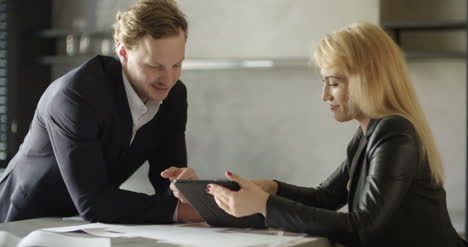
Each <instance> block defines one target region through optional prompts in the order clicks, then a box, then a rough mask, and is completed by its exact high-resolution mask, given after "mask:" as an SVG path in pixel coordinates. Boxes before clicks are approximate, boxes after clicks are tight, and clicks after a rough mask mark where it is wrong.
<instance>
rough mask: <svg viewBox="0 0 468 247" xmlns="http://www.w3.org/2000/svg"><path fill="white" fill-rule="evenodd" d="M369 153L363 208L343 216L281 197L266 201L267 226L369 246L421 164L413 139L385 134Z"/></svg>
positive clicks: (367, 155)
mask: <svg viewBox="0 0 468 247" xmlns="http://www.w3.org/2000/svg"><path fill="white" fill-rule="evenodd" d="M375 143H376V144H375V147H373V148H372V150H371V151H370V152H369V153H367V154H366V158H367V159H368V162H369V172H368V175H367V177H366V178H365V186H364V188H365V189H364V192H363V193H362V196H361V198H356V199H355V200H359V209H358V210H355V211H353V212H351V213H341V212H335V211H331V210H324V209H320V208H317V207H311V206H307V205H304V204H303V203H299V202H294V201H291V200H288V199H286V198H282V197H279V196H270V197H269V199H268V201H267V217H266V223H267V226H269V227H273V228H280V229H284V230H287V231H292V232H302V233H308V234H310V235H313V236H323V237H327V238H329V239H331V240H334V241H337V242H339V243H341V244H345V245H355V244H357V245H363V246H366V245H367V244H368V243H369V242H372V240H373V239H375V238H376V237H377V236H379V235H380V234H385V233H384V232H383V228H384V226H385V224H386V223H387V222H388V221H389V219H390V217H392V214H393V212H394V211H395V210H396V209H397V208H398V207H399V206H400V202H401V200H402V198H403V197H404V196H405V195H406V193H407V191H408V188H409V186H410V184H411V181H412V179H413V177H414V175H415V172H416V165H417V164H418V162H419V150H418V144H417V142H416V140H415V137H414V136H412V135H408V134H405V133H401V132H400V133H397V132H393V133H386V134H384V135H383V136H381V137H379V140H378V141H376V142H375Z"/></svg>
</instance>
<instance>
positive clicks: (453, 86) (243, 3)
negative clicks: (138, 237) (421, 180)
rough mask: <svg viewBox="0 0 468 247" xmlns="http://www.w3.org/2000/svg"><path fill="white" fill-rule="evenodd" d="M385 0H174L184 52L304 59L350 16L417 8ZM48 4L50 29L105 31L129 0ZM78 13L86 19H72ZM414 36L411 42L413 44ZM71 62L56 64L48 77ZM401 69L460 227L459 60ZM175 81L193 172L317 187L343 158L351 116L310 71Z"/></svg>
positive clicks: (194, 74) (460, 14)
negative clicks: (186, 30)
mask: <svg viewBox="0 0 468 247" xmlns="http://www.w3.org/2000/svg"><path fill="white" fill-rule="evenodd" d="M392 1H393V0H392ZM392 1H390V0H388V1H382V2H381V5H382V8H380V6H379V2H378V1H375V0H356V1H347V0H333V1H330V0H329V1H310V0H296V1H286V0H254V1H252V0H238V1H232V0H180V1H179V2H180V5H181V7H182V9H183V10H184V12H185V13H186V14H187V16H188V18H189V21H190V34H189V35H190V36H189V40H188V47H187V58H188V59H190V58H233V57H234V58H259V57H260V58H263V57H273V58H291V57H296V58H306V57H308V56H309V53H310V50H311V47H312V46H313V45H314V44H315V42H316V41H317V40H318V39H319V38H320V37H321V36H322V35H323V34H325V33H327V32H329V31H332V30H333V29H336V28H338V27H341V26H343V25H346V24H348V23H350V22H352V21H356V20H367V21H370V22H373V23H378V22H379V19H380V18H382V19H383V20H400V19H402V18H403V17H404V18H410V17H414V16H417V14H415V13H418V11H417V10H421V9H420V8H419V6H420V5H418V6H416V5H415V4H413V3H412V1H410V2H411V4H410V6H412V7H411V8H412V9H404V8H402V7H401V6H403V5H402V4H403V3H407V2H408V1H403V0H401V1H394V3H393V4H392ZM55 2H56V10H57V11H56V15H55V20H56V21H55V25H56V27H57V28H66V27H71V26H75V27H76V26H78V27H80V28H89V29H92V30H108V28H109V26H110V25H111V24H112V22H113V21H114V16H115V12H116V10H117V9H119V8H120V9H125V8H126V7H127V6H129V5H130V4H132V3H133V2H135V1H123V0H120V1H116V0H100V1H93V0H87V1H79V4H78V1H71V0H67V1H63V0H56V1H55ZM443 2H444V3H446V4H447V5H448V6H449V7H444V8H440V9H441V11H442V12H443V15H445V16H447V15H450V16H452V15H453V16H456V17H457V18H459V19H464V18H465V17H466V16H465V12H464V10H465V9H466V3H465V1H463V0H460V1H455V0H451V1H443ZM71 3H73V4H74V5H73V6H72V7H70V6H71V5H69V4H71ZM428 3H430V4H433V5H434V4H437V3H438V1H429V2H428ZM420 4H421V5H422V6H426V5H428V4H424V3H420ZM207 6H208V7H207ZM444 6H445V5H444ZM383 9H385V10H383ZM460 9H462V10H463V11H461V10H460ZM422 12H423V13H426V12H424V11H422ZM395 13H397V14H395ZM434 13H438V12H435V11H434V12H432V13H431V14H430V15H427V18H432V17H433V16H436V15H435V14H434ZM454 13H455V14H454ZM403 14H404V16H403V17H402V16H398V15H403ZM411 14H412V15H411ZM425 17H426V16H425ZM80 18H81V19H83V20H85V21H78V22H77V21H73V20H76V19H80ZM392 18H394V19H392ZM404 18H403V19H404ZM440 18H442V17H440ZM404 20H411V19H404ZM83 22H84V23H85V24H83ZM77 23H78V24H77ZM454 35H455V38H453V39H450V40H452V41H450V42H454V41H453V40H455V45H450V47H453V46H455V47H459V48H460V47H461V48H460V49H463V48H464V44H466V43H465V42H466V41H465V40H464V39H463V38H464V37H460V35H459V34H454ZM460 39H461V40H460ZM410 40H411V39H410ZM418 42H419V41H413V43H411V42H409V45H413V46H416V47H417V46H418V45H420V43H418ZM444 42H445V41H444ZM444 44H445V43H444ZM451 44H453V43H451ZM435 48H438V47H435ZM457 49H458V48H457ZM69 67H70V66H56V67H55V68H56V70H55V75H56V76H58V75H60V74H63V73H65V71H66V70H67V69H69ZM409 67H410V72H411V75H412V77H413V79H414V82H415V85H416V88H417V92H418V95H419V97H420V100H421V103H422V105H423V107H424V109H425V112H426V114H427V117H428V119H429V121H430V123H431V126H432V128H433V131H434V135H435V137H436V140H437V142H438V144H439V147H440V151H441V153H442V158H443V161H444V164H445V168H446V174H447V175H446V177H447V182H446V189H447V201H448V207H449V210H450V214H451V216H452V219H453V222H454V224H455V225H456V227H457V228H458V229H460V231H461V230H462V226H463V224H464V214H465V212H464V205H465V190H464V186H465V150H466V143H465V137H466V132H465V125H466V120H465V118H466V117H465V112H466V108H465V105H466V96H465V92H466V88H465V87H466V78H465V73H466V66H465V60H464V59H419V60H410V61H409ZM182 79H183V81H184V82H185V83H186V85H187V87H188V90H189V116H188V126H187V145H188V155H189V165H190V166H192V167H195V168H196V169H197V171H198V173H199V175H200V177H201V178H217V177H222V176H223V172H224V171H226V170H229V171H232V172H236V173H239V174H241V175H243V176H246V177H249V178H254V177H265V178H275V179H279V180H284V181H288V182H291V183H295V184H299V185H305V186H315V185H317V184H319V183H320V182H321V181H322V180H323V179H325V178H326V177H327V176H328V175H329V174H330V173H331V172H332V171H333V170H334V169H335V168H336V167H337V166H338V165H339V164H340V162H341V161H342V160H343V159H344V157H345V149H346V145H347V143H348V141H349V139H350V137H351V136H352V134H353V132H354V131H355V129H356V128H357V124H356V123H354V122H349V123H337V122H336V121H335V120H334V119H333V116H332V114H331V113H330V111H329V110H328V108H327V106H326V104H324V103H322V102H321V100H320V90H321V81H320V79H319V75H318V73H317V72H316V71H314V70H312V69H307V68H303V67H297V68H279V69H278V68H272V69H254V70H240V69H237V70H211V71H185V72H183V75H182ZM146 168H147V167H143V169H142V170H140V171H138V172H137V174H136V175H135V176H134V177H133V179H132V180H130V181H129V182H128V183H127V184H125V185H124V188H129V189H136V190H140V191H144V192H147V193H152V189H151V186H150V185H149V184H148V183H147V182H146V181H145V175H144V174H145V172H146V170H145V169H146Z"/></svg>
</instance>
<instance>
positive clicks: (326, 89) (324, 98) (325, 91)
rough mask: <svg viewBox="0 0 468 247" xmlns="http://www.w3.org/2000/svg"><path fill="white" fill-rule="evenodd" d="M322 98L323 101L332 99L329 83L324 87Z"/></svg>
mask: <svg viewBox="0 0 468 247" xmlns="http://www.w3.org/2000/svg"><path fill="white" fill-rule="evenodd" d="M322 100H323V101H329V100H331V95H330V92H328V87H327V85H324V86H323V89H322Z"/></svg>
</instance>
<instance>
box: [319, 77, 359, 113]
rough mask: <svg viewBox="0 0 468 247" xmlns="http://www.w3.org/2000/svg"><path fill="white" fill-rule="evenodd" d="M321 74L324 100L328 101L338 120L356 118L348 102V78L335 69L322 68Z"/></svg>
mask: <svg viewBox="0 0 468 247" xmlns="http://www.w3.org/2000/svg"><path fill="white" fill-rule="evenodd" d="M320 74H321V75H322V79H323V89H322V100H323V101H325V102H328V104H329V105H330V110H331V111H332V112H333V114H334V116H335V119H336V121H339V122H347V121H349V120H352V119H354V115H353V114H352V111H351V109H350V106H349V103H348V101H349V97H348V79H347V78H346V77H345V76H344V75H343V74H341V73H339V72H337V71H334V70H326V69H321V70H320Z"/></svg>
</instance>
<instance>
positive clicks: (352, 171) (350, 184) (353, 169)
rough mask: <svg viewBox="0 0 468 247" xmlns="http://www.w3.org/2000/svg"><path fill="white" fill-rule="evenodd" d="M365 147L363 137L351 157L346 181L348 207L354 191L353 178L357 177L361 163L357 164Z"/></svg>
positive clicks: (364, 138) (365, 142)
mask: <svg viewBox="0 0 468 247" xmlns="http://www.w3.org/2000/svg"><path fill="white" fill-rule="evenodd" d="M366 146H367V138H366V136H363V137H362V138H361V140H360V142H359V146H358V148H357V150H356V153H354V156H353V160H352V162H351V166H350V170H349V181H348V188H349V193H348V195H349V198H348V199H349V200H348V202H349V205H351V203H352V198H353V196H352V195H354V189H355V187H356V186H355V184H356V183H355V181H356V179H355V177H356V176H358V175H359V170H360V167H361V164H360V163H361V162H359V161H360V160H361V156H363V155H364V152H363V151H364V150H365V148H366Z"/></svg>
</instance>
